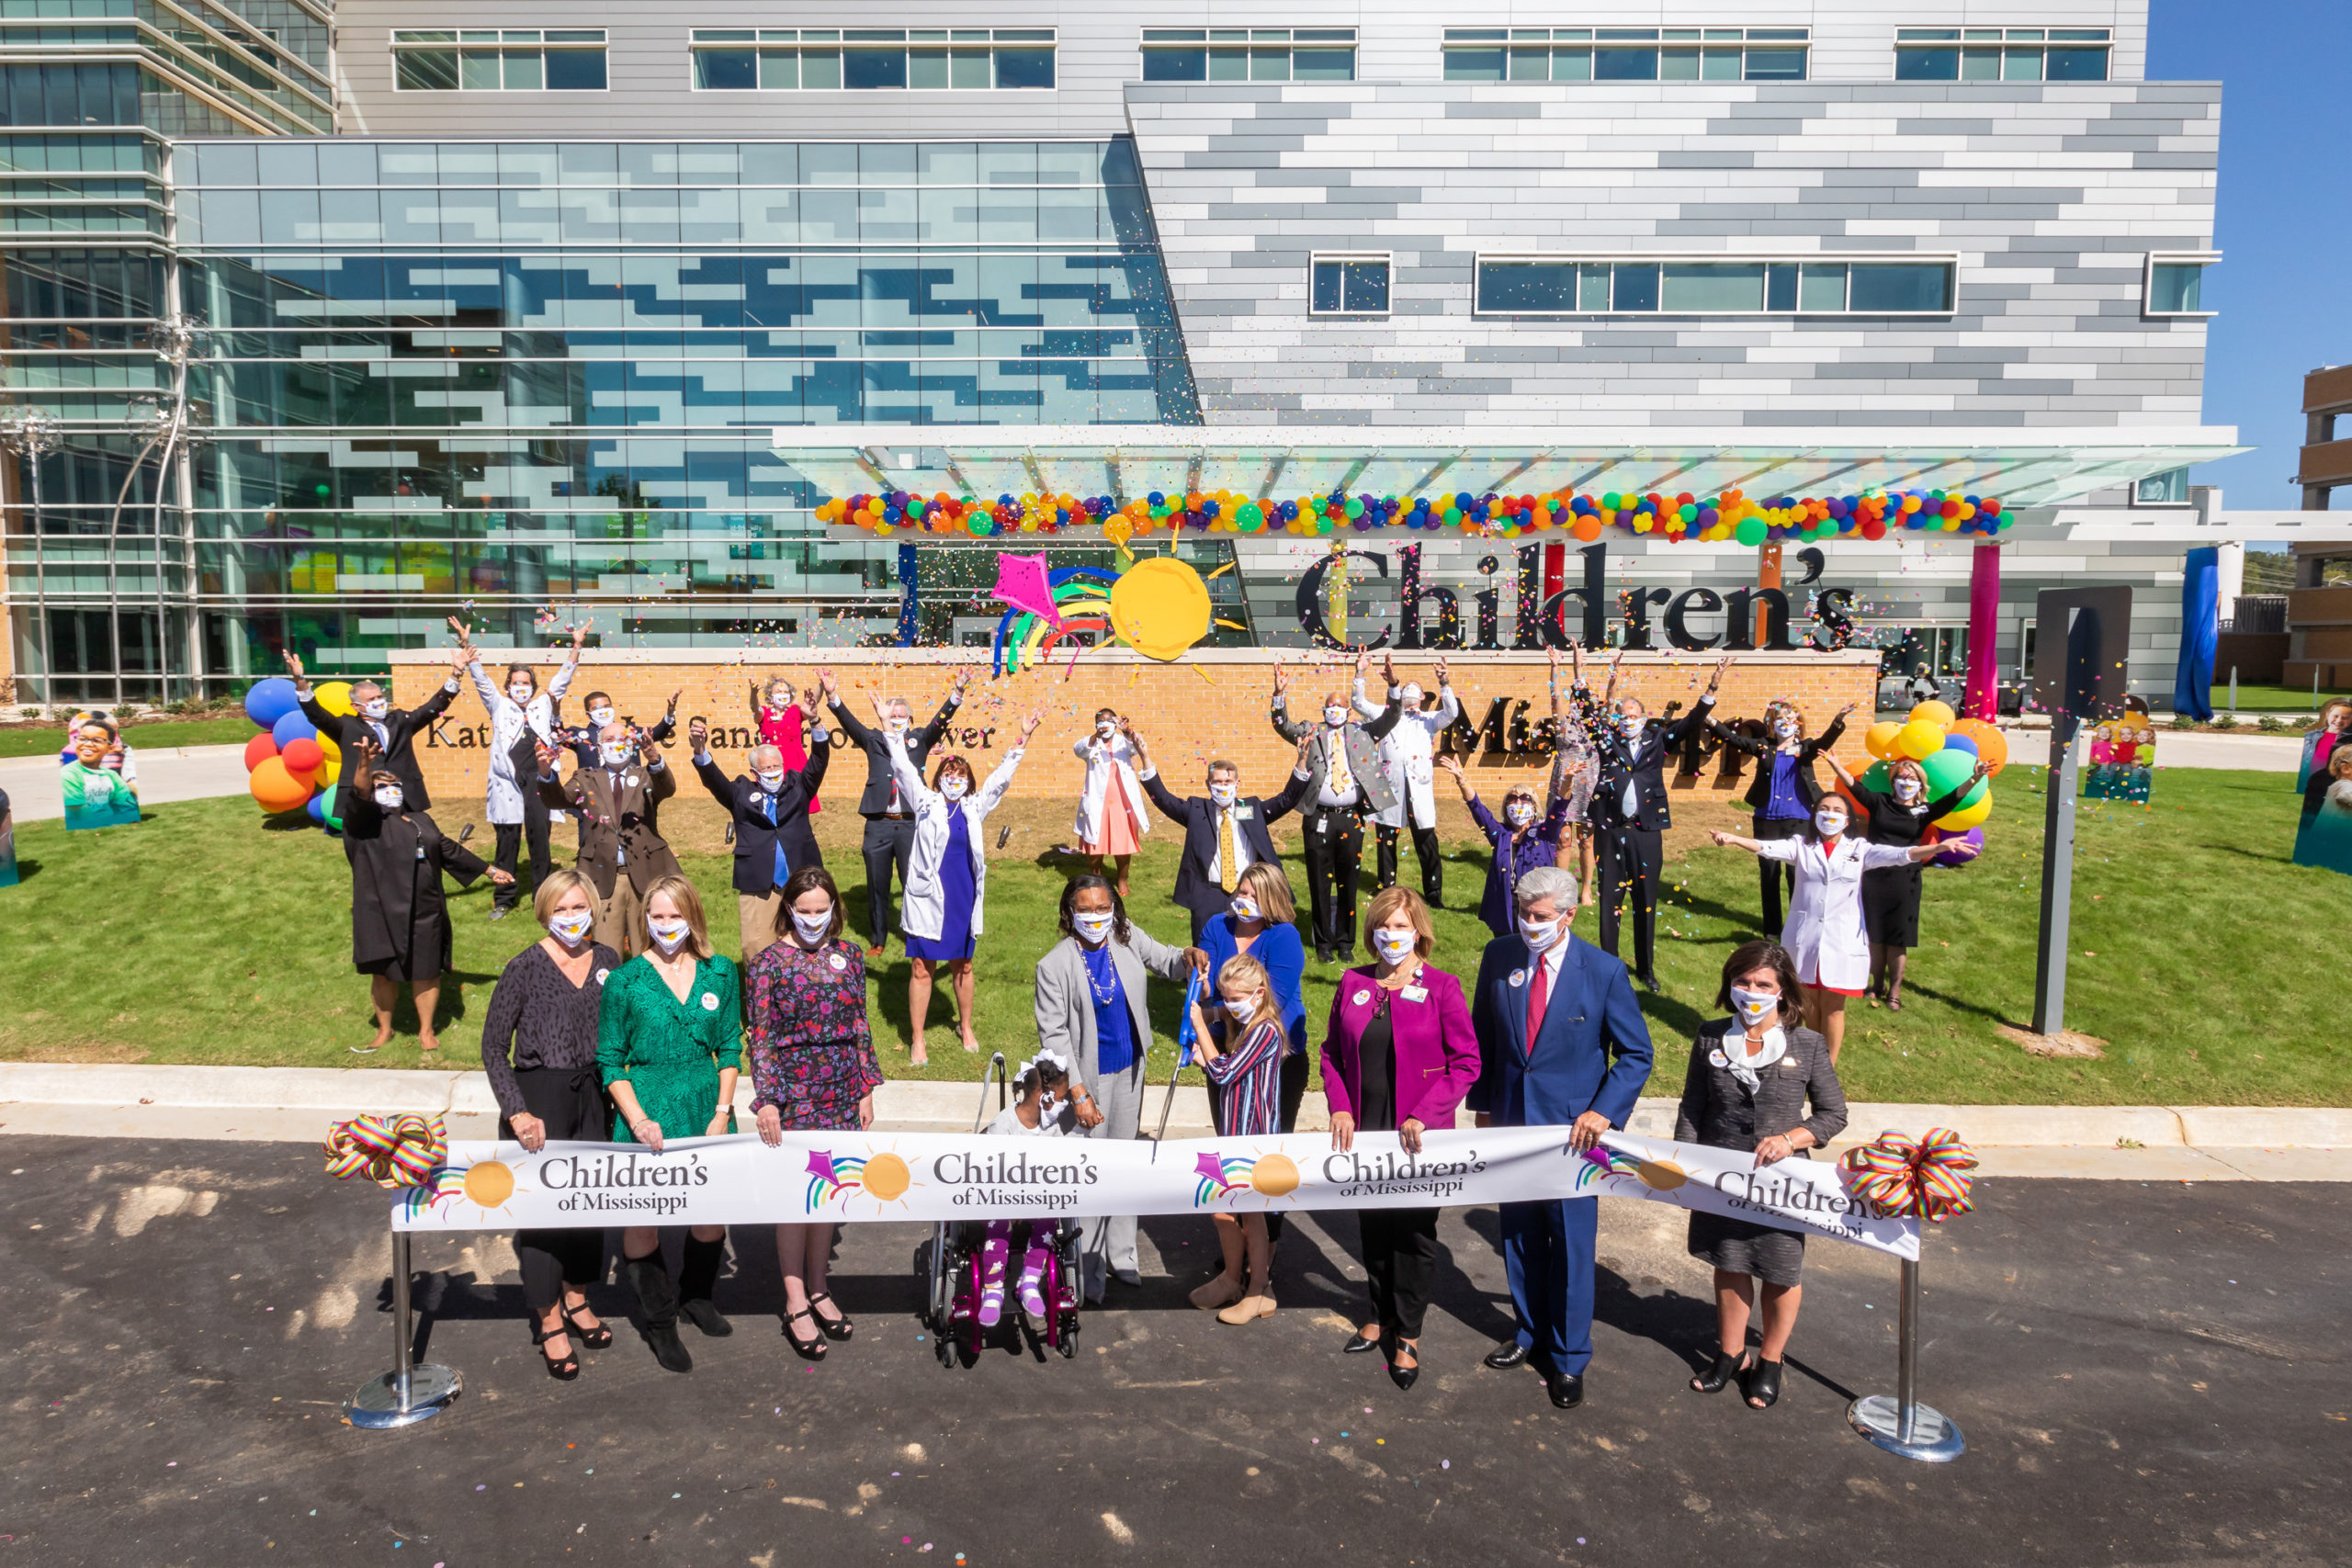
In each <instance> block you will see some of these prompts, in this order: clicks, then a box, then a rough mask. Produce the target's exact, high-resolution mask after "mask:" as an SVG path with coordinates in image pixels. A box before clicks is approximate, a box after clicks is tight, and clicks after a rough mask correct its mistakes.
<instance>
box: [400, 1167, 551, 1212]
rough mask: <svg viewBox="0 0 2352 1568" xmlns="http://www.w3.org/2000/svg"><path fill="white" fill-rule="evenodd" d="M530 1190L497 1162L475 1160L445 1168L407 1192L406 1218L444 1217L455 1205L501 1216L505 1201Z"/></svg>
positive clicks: (513, 1172)
mask: <svg viewBox="0 0 2352 1568" xmlns="http://www.w3.org/2000/svg"><path fill="white" fill-rule="evenodd" d="M528 1190H530V1189H528V1188H526V1187H523V1186H520V1185H518V1184H517V1183H516V1182H515V1168H514V1167H513V1166H511V1165H508V1164H507V1163H506V1162H505V1161H504V1160H501V1159H484V1160H476V1161H475V1162H474V1163H473V1164H471V1165H445V1166H443V1167H441V1168H439V1169H437V1170H435V1172H434V1173H433V1174H432V1175H431V1176H428V1177H426V1178H425V1179H424V1181H423V1182H422V1183H420V1184H419V1185H417V1186H415V1187H412V1188H410V1189H409V1192H408V1197H407V1200H406V1201H407V1204H408V1217H409V1218H410V1219H412V1220H414V1219H422V1218H423V1217H424V1215H426V1214H438V1215H442V1216H444V1217H447V1216H449V1215H452V1214H454V1213H455V1212H456V1210H457V1206H458V1204H459V1203H461V1202H464V1203H470V1204H472V1205H473V1206H474V1208H475V1209H476V1210H478V1211H479V1212H480V1213H481V1214H483V1215H487V1214H490V1213H506V1212H507V1211H506V1203H507V1201H508V1200H509V1199H511V1198H513V1197H514V1196H515V1194H516V1193H517V1192H526V1191H528Z"/></svg>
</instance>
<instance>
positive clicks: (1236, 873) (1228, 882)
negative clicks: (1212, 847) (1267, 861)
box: [1216, 806, 1241, 893]
mask: <svg viewBox="0 0 2352 1568" xmlns="http://www.w3.org/2000/svg"><path fill="white" fill-rule="evenodd" d="M1217 816H1218V817H1219V818H1221V819H1222V824H1223V825H1222V826H1221V827H1220V828H1219V829H1218V830H1217V847H1216V853H1217V862H1216V863H1217V870H1218V871H1219V873H1221V874H1220V875H1219V877H1218V879H1217V880H1219V881H1220V882H1222V883H1224V884H1225V890H1226V891H1227V893H1230V892H1232V891H1233V890H1234V889H1235V888H1236V887H1238V886H1241V873H1240V870H1239V869H1238V867H1239V863H1240V860H1241V855H1240V852H1239V848H1238V845H1236V844H1235V843H1234V841H1233V807H1230V806H1228V807H1226V808H1225V809H1224V810H1223V811H1220V812H1218V813H1217Z"/></svg>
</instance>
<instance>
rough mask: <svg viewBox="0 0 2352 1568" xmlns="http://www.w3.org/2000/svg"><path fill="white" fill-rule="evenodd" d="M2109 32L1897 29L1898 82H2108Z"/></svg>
mask: <svg viewBox="0 0 2352 1568" xmlns="http://www.w3.org/2000/svg"><path fill="white" fill-rule="evenodd" d="M2108 42H2109V29H2107V28H1895V29H1894V79H1895V80H1896V81H1898V82H2104V81H2106V80H2107V51H2108Z"/></svg>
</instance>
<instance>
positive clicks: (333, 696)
mask: <svg viewBox="0 0 2352 1568" xmlns="http://www.w3.org/2000/svg"><path fill="white" fill-rule="evenodd" d="M318 699H319V705H320V706H321V707H322V708H324V709H326V710H327V712H329V713H332V714H353V713H356V712H358V711H359V710H358V709H356V708H355V707H353V706H352V705H351V682H348V681H329V682H327V683H326V684H325V685H323V686H321V687H320V688H319V689H318Z"/></svg>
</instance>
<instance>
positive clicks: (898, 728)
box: [886, 713, 914, 735]
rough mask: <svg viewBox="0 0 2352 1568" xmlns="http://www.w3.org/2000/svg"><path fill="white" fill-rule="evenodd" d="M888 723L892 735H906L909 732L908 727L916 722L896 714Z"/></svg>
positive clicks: (890, 717)
mask: <svg viewBox="0 0 2352 1568" xmlns="http://www.w3.org/2000/svg"><path fill="white" fill-rule="evenodd" d="M886 722H887V723H888V725H889V728H890V733H891V734H893V735H904V734H905V733H906V732H907V728H908V727H909V726H910V725H911V724H913V723H914V720H912V719H910V718H908V717H906V716H904V715H902V714H895V713H894V714H892V715H891V716H889V718H888V720H887V721H886Z"/></svg>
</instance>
